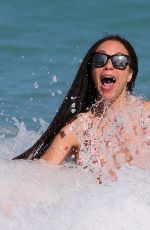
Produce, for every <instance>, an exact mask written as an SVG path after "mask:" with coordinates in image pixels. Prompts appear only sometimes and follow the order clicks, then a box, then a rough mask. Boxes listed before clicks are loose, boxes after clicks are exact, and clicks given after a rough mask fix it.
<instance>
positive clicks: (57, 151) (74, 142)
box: [42, 124, 79, 165]
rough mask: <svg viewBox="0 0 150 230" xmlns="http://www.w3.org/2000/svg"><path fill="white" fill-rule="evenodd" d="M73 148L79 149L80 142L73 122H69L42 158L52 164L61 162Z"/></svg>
mask: <svg viewBox="0 0 150 230" xmlns="http://www.w3.org/2000/svg"><path fill="white" fill-rule="evenodd" d="M72 148H75V149H78V150H79V142H78V139H77V136H76V134H75V132H73V130H72V127H71V124H68V125H66V126H65V127H64V128H62V129H61V130H60V131H59V133H58V134H57V135H56V137H55V138H54V140H53V142H52V144H51V146H50V147H49V149H48V150H47V151H46V153H45V154H44V155H43V156H42V159H44V160H47V161H49V162H50V163H51V164H56V165H58V164H61V163H62V162H63V161H64V160H65V158H66V157H67V155H68V154H69V153H70V151H71V149H72Z"/></svg>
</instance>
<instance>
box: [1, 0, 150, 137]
mask: <svg viewBox="0 0 150 230" xmlns="http://www.w3.org/2000/svg"><path fill="white" fill-rule="evenodd" d="M149 28H150V2H149V1H148V0H143V1H142V2H141V1H139V0H133V1H130V0H126V1H119V0H116V1H115V0H113V1H100V0H93V1H91V0H87V1H86V2H85V1H81V0H76V1H73V0H67V1H61V0H55V1H54V0H49V1H48V0H30V1H29V0H21V1H19V0H13V1H10V0H5V1H4V0H2V1H0V105H1V107H0V127H1V133H3V130H5V128H6V127H7V128H8V127H9V128H11V127H12V128H13V127H14V120H13V119H12V118H13V117H15V118H16V119H17V120H18V121H19V122H21V121H23V122H25V125H26V127H27V129H32V130H38V129H39V127H40V123H39V119H40V118H42V119H43V120H44V121H46V122H47V123H49V122H50V121H51V119H52V118H53V116H54V115H55V113H56V111H57V109H58V107H59V105H60V104H61V102H62V100H63V98H64V97H65V95H66V92H67V90H68V88H69V86H70V84H71V82H72V80H73V78H74V77H75V74H76V72H77V69H78V67H79V65H80V61H81V60H82V58H83V57H84V55H85V53H86V52H87V50H88V49H89V47H90V46H91V45H92V44H93V43H94V42H95V41H96V40H98V39H99V38H100V37H101V36H103V34H104V33H106V32H107V33H115V34H120V35H122V36H124V37H125V38H127V39H129V41H131V43H132V44H133V46H134V47H135V49H136V51H137V54H138V57H139V74H138V80H137V84H136V92H137V93H138V94H140V95H142V96H144V97H146V99H150V91H149V86H150V65H149V61H150V52H149V51H150V42H149V39H150V30H149Z"/></svg>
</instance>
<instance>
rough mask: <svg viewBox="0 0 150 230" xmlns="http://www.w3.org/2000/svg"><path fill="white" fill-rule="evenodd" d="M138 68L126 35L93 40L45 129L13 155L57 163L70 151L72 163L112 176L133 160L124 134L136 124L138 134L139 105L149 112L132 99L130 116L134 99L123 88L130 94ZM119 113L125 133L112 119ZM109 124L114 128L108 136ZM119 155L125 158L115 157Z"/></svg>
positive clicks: (147, 105)
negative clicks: (136, 110)
mask: <svg viewBox="0 0 150 230" xmlns="http://www.w3.org/2000/svg"><path fill="white" fill-rule="evenodd" d="M137 73H138V61H137V56H136V53H135V51H134V49H133V47H132V46H131V44H130V43H129V42H128V41H127V40H125V39H124V38H121V37H120V36H115V35H111V36H106V37H104V38H102V39H101V40H99V41H98V42H96V43H95V44H94V45H93V46H92V47H91V48H90V50H89V51H88V53H87V54H86V56H85V58H84V59H83V62H82V64H81V66H80V68H79V71H78V73H77V76H76V78H75V80H74V82H73V84H72V86H71V89H70V90H69V92H68V95H67V96H66V98H65V99H64V102H63V103H62V106H61V107H60V109H59V111H58V113H57V114H56V117H55V118H54V120H53V121H52V123H51V124H50V126H49V127H48V129H47V130H46V132H45V133H44V134H43V135H42V137H41V138H40V139H39V140H38V141H37V142H36V143H35V144H34V145H33V146H32V147H31V148H30V149H29V150H27V151H25V152H24V153H23V154H21V155H20V156H18V157H16V158H15V159H34V158H43V159H45V160H47V161H49V162H50V163H51V164H61V163H62V162H63V161H64V160H65V159H66V157H67V156H70V155H72V154H74V158H75V160H76V161H77V163H79V164H81V165H82V166H83V167H84V168H88V169H89V170H90V171H92V172H93V173H94V174H95V175H96V178H97V180H98V181H99V182H101V175H102V174H105V173H104V171H107V173H108V174H109V176H110V177H111V179H112V180H115V179H116V173H115V169H118V168H120V167H121V164H122V163H124V162H128V163H129V164H130V163H132V161H133V154H132V153H131V151H130V150H131V149H129V148H128V146H127V145H126V144H125V143H130V142H131V140H130V139H129V135H134V136H136V135H135V134H136V133H137V129H138V130H140V132H141V135H142V132H143V131H142V128H141V126H140V127H139V125H138V119H141V114H143V110H144V112H146V114H147V115H146V118H147V117H148V116H149V111H150V103H149V102H142V103H140V102H139V101H138V100H137V101H136V104H137V106H139V107H140V109H141V111H142V112H140V113H139V117H138V116H137V119H134V117H131V116H129V114H130V110H132V109H131V108H132V107H133V104H135V100H136V99H135V98H134V97H131V96H128V93H130V94H132V91H133V88H134V84H135V79H136V76H137ZM127 113H129V114H128V115H127ZM122 114H123V115H122ZM120 115H121V116H123V117H125V118H126V120H127V121H128V123H131V126H132V128H131V130H130V134H129V133H128V132H125V127H124V125H123V123H117V122H118V120H119V119H118V117H119V116H120ZM130 118H131V121H130ZM116 120H117V122H116ZM132 123H133V125H132ZM112 124H113V125H114V127H113V129H115V131H114V130H113V134H112V135H110V134H109V131H110V132H112V130H110V125H112ZM145 132H146V134H145V135H148V133H147V132H149V130H148V129H147V128H146V131H145ZM107 134H108V135H107ZM120 136H121V138H120ZM108 137H109V138H108ZM138 138H139V136H138ZM114 140H115V141H114ZM137 141H138V139H137V138H136V139H135V140H133V141H132V142H133V143H131V144H130V147H131V145H134V144H135V143H136V142H137ZM113 142H115V143H113ZM104 143H105V147H104V146H103V145H104ZM144 143H145V142H144ZM146 144H147V143H146ZM93 146H94V147H93ZM102 146H103V147H104V148H103V147H102ZM116 146H117V147H118V148H119V150H116ZM136 150H137V151H138V149H136ZM106 152H107V153H106ZM120 156H121V158H122V157H123V158H124V160H123V159H122V160H119V157H120ZM91 162H92V163H91ZM110 162H111V163H110Z"/></svg>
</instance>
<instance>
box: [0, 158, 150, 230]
mask: <svg viewBox="0 0 150 230" xmlns="http://www.w3.org/2000/svg"><path fill="white" fill-rule="evenodd" d="M0 175H1V176H0V187H1V190H0V204H1V208H0V229H7V230H9V229H15V230H20V229H22V230H23V229H28V230H30V229H31V230H34V229H35V230H37V229H44V230H49V229H55V230H57V229H64V230H66V229H79V230H80V229H82V230H83V229H87V230H88V229H89V230H91V229H93V230H95V229H96V230H97V229H108V230H114V229H115V230H122V229H124V230H126V229H128V230H147V229H149V226H150V219H149V215H150V196H149V192H150V183H149V181H150V171H146V170H140V169H137V168H124V169H122V170H120V171H119V179H118V181H117V182H113V183H108V184H107V185H105V186H104V185H98V184H96V183H95V182H94V180H93V177H92V176H91V175H88V174H85V171H83V170H82V169H81V168H79V167H75V166H71V165H68V166H50V165H49V164H48V163H45V162H38V161H35V162H27V161H6V160H1V161H0Z"/></svg>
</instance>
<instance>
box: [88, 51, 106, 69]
mask: <svg viewBox="0 0 150 230" xmlns="http://www.w3.org/2000/svg"><path fill="white" fill-rule="evenodd" d="M106 62H107V56H106V55H105V54H101V53H95V54H94V55H93V59H92V64H93V65H94V66H95V67H99V68H101V67H103V66H104V65H105V64H106Z"/></svg>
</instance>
